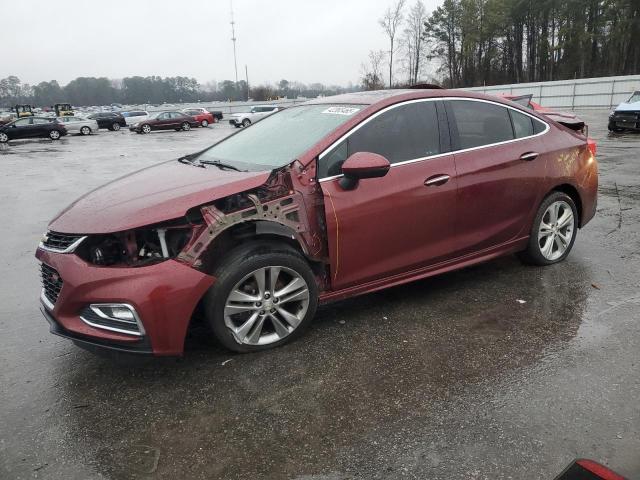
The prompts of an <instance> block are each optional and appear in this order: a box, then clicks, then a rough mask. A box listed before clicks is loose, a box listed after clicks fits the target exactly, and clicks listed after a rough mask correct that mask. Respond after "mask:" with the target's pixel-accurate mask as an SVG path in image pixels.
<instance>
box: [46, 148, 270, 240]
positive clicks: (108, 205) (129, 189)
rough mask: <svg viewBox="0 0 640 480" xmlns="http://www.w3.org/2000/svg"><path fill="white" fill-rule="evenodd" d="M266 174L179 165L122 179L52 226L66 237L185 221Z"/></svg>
mask: <svg viewBox="0 0 640 480" xmlns="http://www.w3.org/2000/svg"><path fill="white" fill-rule="evenodd" d="M269 174H270V172H269V171H265V172H236V171H233V170H222V169H220V168H218V167H215V166H208V167H207V168H199V167H195V166H193V165H187V164H183V163H180V162H178V161H175V160H172V161H171V162H166V163H161V164H159V165H156V166H153V167H149V168H145V169H143V170H140V171H138V172H135V173H132V174H130V175H127V176H124V177H121V178H119V179H117V180H114V181H113V182H111V183H107V184H106V185H103V186H102V187H99V188H97V189H96V190H93V191H92V192H89V193H87V194H86V195H84V196H82V197H80V198H79V199H78V200H76V201H75V202H73V203H72V204H71V205H69V206H68V207H67V208H66V209H64V210H63V211H62V212H60V213H59V214H58V216H57V217H56V218H55V219H54V220H53V221H52V222H51V223H50V224H49V229H50V230H53V231H55V232H61V233H77V234H97V233H112V232H120V231H123V230H129V229H132V228H137V227H142V226H145V225H151V224H155V223H159V222H163V221H166V220H172V219H174V218H179V217H182V216H183V215H184V214H185V213H186V212H187V210H189V209H190V208H192V207H196V206H198V205H202V204H204V203H207V202H211V201H213V200H217V199H219V198H223V197H226V196H228V195H232V194H234V193H239V192H243V191H245V190H250V189H254V188H256V187H259V186H260V185H262V184H263V183H265V182H266V181H267V179H268V178H269Z"/></svg>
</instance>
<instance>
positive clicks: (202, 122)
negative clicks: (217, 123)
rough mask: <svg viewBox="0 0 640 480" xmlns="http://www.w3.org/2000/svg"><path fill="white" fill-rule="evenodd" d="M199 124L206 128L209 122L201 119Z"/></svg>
mask: <svg viewBox="0 0 640 480" xmlns="http://www.w3.org/2000/svg"><path fill="white" fill-rule="evenodd" d="M200 125H202V126H203V127H205V128H206V127H208V126H209V122H208V121H207V120H202V121H201V122H200Z"/></svg>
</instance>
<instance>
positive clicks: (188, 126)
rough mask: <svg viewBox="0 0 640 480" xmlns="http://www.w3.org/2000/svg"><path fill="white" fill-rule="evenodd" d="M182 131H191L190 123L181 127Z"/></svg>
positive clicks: (185, 123)
mask: <svg viewBox="0 0 640 480" xmlns="http://www.w3.org/2000/svg"><path fill="white" fill-rule="evenodd" d="M180 129H181V130H182V131H183V132H188V131H189V130H191V125H189V123H188V122H184V123H183V124H182V125H180Z"/></svg>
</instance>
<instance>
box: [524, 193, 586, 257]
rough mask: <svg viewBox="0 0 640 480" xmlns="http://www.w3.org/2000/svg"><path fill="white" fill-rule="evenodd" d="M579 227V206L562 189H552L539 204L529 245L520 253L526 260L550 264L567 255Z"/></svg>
mask: <svg viewBox="0 0 640 480" xmlns="http://www.w3.org/2000/svg"><path fill="white" fill-rule="evenodd" d="M577 230H578V209H577V208H576V205H575V202H574V201H573V199H572V198H571V197H570V196H569V195H567V194H566V193H563V192H553V193H551V194H550V195H548V196H547V197H546V198H545V199H544V200H543V202H542V204H541V205H540V208H539V209H538V213H537V214H536V217H535V219H534V221H533V227H532V228H531V234H530V237H529V245H528V246H527V249H526V250H525V251H524V252H521V253H520V254H519V256H520V258H521V259H522V260H523V261H525V262H526V263H530V264H533V265H552V264H554V263H558V262H561V261H563V260H564V259H565V258H567V256H568V255H569V252H570V251H571V248H573V243H574V242H575V240H576V234H577Z"/></svg>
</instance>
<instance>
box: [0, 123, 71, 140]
mask: <svg viewBox="0 0 640 480" xmlns="http://www.w3.org/2000/svg"><path fill="white" fill-rule="evenodd" d="M66 134H67V129H66V128H65V127H64V125H63V124H62V123H60V122H59V121H58V120H57V119H56V118H50V117H24V118H18V119H17V120H14V121H13V122H9V123H7V124H5V125H2V126H0V143H6V142H8V141H9V140H17V139H20V138H36V137H40V138H50V139H51V140H58V139H59V138H60V137H62V136H64V135H66Z"/></svg>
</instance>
